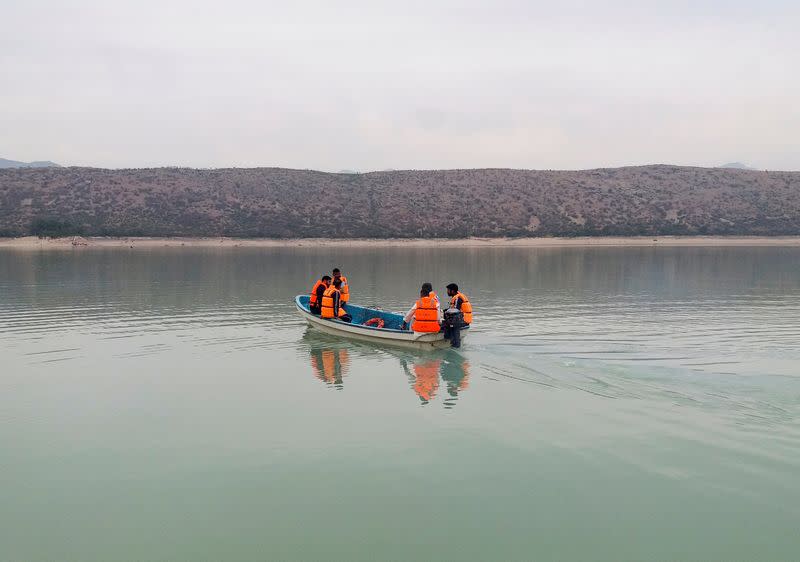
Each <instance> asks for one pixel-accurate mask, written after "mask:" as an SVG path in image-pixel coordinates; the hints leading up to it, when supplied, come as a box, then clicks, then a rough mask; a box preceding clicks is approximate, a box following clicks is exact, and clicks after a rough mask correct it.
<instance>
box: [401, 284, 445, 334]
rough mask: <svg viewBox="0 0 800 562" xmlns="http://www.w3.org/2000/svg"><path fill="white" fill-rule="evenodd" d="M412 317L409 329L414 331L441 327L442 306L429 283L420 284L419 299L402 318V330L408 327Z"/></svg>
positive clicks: (432, 330)
mask: <svg viewBox="0 0 800 562" xmlns="http://www.w3.org/2000/svg"><path fill="white" fill-rule="evenodd" d="M412 319H413V322H412V324H411V329H412V330H413V331H415V332H438V331H439V330H440V329H441V326H440V324H441V322H442V307H441V306H439V297H437V296H436V293H434V292H433V286H432V285H431V284H430V283H423V284H422V288H421V289H420V291H419V299H417V302H415V303H414V306H412V307H411V310H409V311H408V312H407V313H406V315H405V318H403V327H402V329H403V330H405V329H407V328H408V323H409V322H411V321H412Z"/></svg>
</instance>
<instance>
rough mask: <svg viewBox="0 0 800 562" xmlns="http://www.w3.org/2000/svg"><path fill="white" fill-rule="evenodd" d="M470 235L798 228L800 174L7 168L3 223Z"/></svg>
mask: <svg viewBox="0 0 800 562" xmlns="http://www.w3.org/2000/svg"><path fill="white" fill-rule="evenodd" d="M73 233H75V234H78V233H79V234H86V235H100V236H103V235H108V236H136V235H138V236H223V235H224V236H241V237H255V236H258V237H320V236H338V237H450V238H457V237H466V236H488V237H491V236H576V235H589V236H592V235H654V234H738V235H748V234H752V235H780V234H783V235H786V234H800V172H763V171H750V170H734V169H719V168H687V167H676V166H660V165H659V166H640V167H630V168H618V169H599V170H585V171H526V170H499V169H498V170H496V169H487V170H446V171H386V172H374V173H367V174H328V173H322V172H314V171H306V170H287V169H279V168H257V169H220V170H195V169H179V168H159V169H139V170H103V169H94V168H41V169H6V170H0V234H2V235H5V236H11V235H27V234H39V235H67V234H73Z"/></svg>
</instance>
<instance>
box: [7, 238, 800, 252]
mask: <svg viewBox="0 0 800 562" xmlns="http://www.w3.org/2000/svg"><path fill="white" fill-rule="evenodd" d="M329 246H336V247H342V246H344V247H348V248H392V247H404V248H405V247H413V248H436V247H450V248H553V247H590V246H596V247H648V246H649V247H655V246H667V247H679V246H684V247H703V246H708V247H736V246H742V247H744V246H784V247H800V236H631V237H625V236H607V237H606V236H602V237H600V236H598V237H576V238H460V239H441V238H432V239H424V238H388V239H387V238H376V239H373V238H348V239H331V238H286V239H276V238H226V237H198V238H191V237H176V238H165V237H154V238H150V237H125V238H123V237H119V238H105V237H82V236H74V237H66V238H46V239H45V238H37V237H35V236H26V237H21V238H0V249H2V248H10V249H16V250H51V249H52V250H57V249H58V250H81V249H90V248H118V249H123V248H124V249H136V248H300V247H312V248H313V247H329Z"/></svg>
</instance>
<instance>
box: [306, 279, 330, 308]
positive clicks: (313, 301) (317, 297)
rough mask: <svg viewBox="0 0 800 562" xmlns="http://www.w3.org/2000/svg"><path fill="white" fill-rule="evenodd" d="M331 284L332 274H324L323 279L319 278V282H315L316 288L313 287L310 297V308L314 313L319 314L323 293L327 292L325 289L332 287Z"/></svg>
mask: <svg viewBox="0 0 800 562" xmlns="http://www.w3.org/2000/svg"><path fill="white" fill-rule="evenodd" d="M330 284H331V276H330V275H323V276H322V278H321V279H318V280H317V282H316V283H314V288H313V289H311V296H310V297H309V299H308V309H309V310H310V311H311V313H312V314H319V313H320V311H321V310H322V294H323V293H324V292H325V289H327V288H328V287H330Z"/></svg>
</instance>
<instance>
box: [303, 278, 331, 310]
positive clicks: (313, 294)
mask: <svg viewBox="0 0 800 562" xmlns="http://www.w3.org/2000/svg"><path fill="white" fill-rule="evenodd" d="M320 285H324V286H325V288H327V287H328V285H327V284H326V283H325V282H324V281H323V280H322V279H317V282H316V283H314V288H313V289H311V298H310V299H308V306H309V307H312V306H319V303H318V302H317V300H318V299H317V289H319V286H320Z"/></svg>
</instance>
